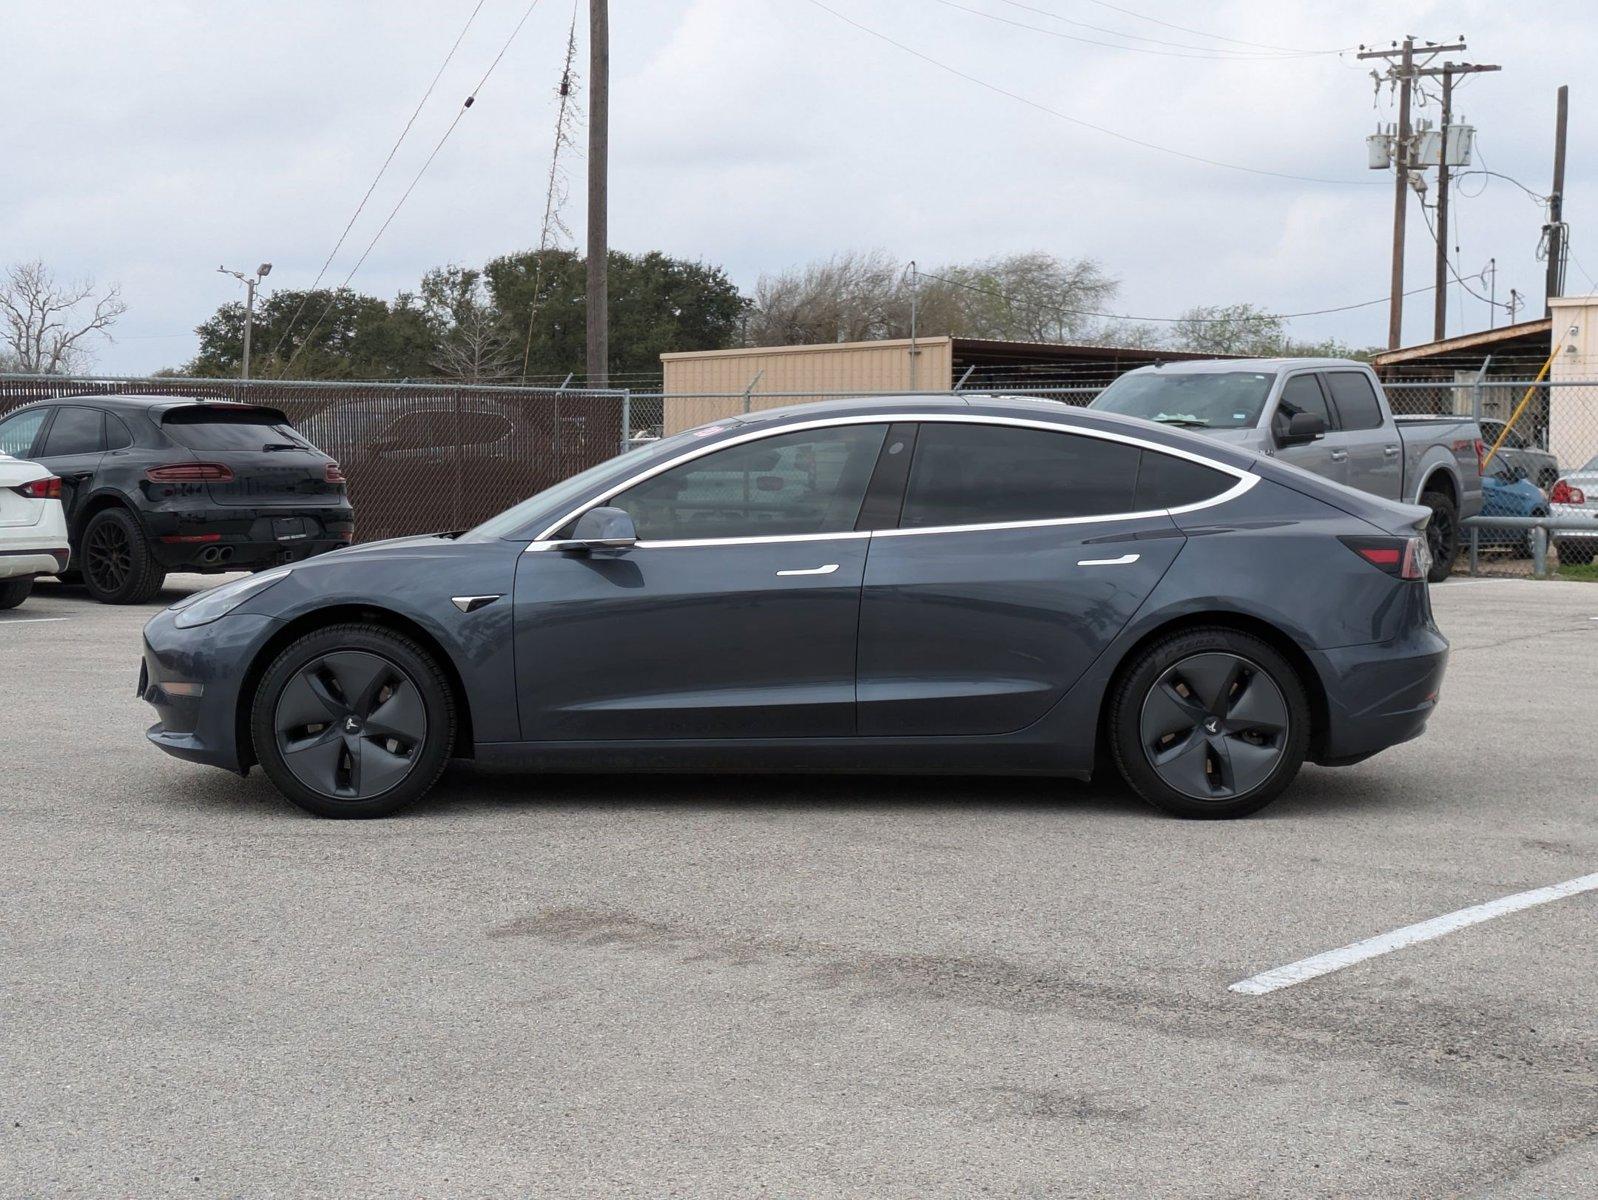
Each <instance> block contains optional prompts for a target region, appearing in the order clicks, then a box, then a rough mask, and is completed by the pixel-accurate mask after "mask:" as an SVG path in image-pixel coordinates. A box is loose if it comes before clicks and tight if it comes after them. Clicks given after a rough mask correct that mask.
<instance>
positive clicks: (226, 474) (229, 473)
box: [144, 463, 233, 483]
mask: <svg viewBox="0 0 1598 1200" xmlns="http://www.w3.org/2000/svg"><path fill="white" fill-rule="evenodd" d="M144 477H145V478H146V479H148V480H149V481H150V482H151V483H232V482H233V468H231V467H224V466H223V465H222V464H221V463H174V464H173V465H172V466H170V467H151V468H150V469H149V470H148V471H146V472H145V473H144Z"/></svg>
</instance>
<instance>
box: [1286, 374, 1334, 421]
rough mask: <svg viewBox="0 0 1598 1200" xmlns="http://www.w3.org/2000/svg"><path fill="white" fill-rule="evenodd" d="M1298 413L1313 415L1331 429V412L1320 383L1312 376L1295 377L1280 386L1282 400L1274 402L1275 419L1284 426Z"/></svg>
mask: <svg viewBox="0 0 1598 1200" xmlns="http://www.w3.org/2000/svg"><path fill="white" fill-rule="evenodd" d="M1299 413H1313V414H1314V415H1315V416H1317V417H1319V418H1320V419H1321V420H1323V421H1325V422H1326V428H1328V429H1330V428H1331V427H1332V424H1333V422H1332V414H1331V410H1330V409H1328V408H1327V407H1326V396H1325V394H1324V393H1323V392H1322V391H1321V385H1320V382H1319V381H1318V380H1317V379H1316V378H1315V376H1313V375H1295V376H1293V377H1292V378H1291V379H1289V380H1288V381H1287V382H1286V383H1285V384H1283V385H1282V398H1281V399H1280V400H1278V401H1277V402H1276V419H1277V420H1278V421H1280V422H1281V424H1282V425H1284V426H1285V425H1286V424H1287V423H1288V421H1290V420H1292V419H1293V418H1294V417H1296V416H1297V415H1298V414H1299Z"/></svg>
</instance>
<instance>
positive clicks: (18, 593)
mask: <svg viewBox="0 0 1598 1200" xmlns="http://www.w3.org/2000/svg"><path fill="white" fill-rule="evenodd" d="M31 591H33V576H31V575H27V576H24V577H23V578H21V579H0V609H6V608H15V607H16V606H17V605H19V604H21V603H22V602H23V601H24V600H26V599H27V598H28V593H30V592H31Z"/></svg>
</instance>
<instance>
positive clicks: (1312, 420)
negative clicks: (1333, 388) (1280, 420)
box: [1276, 412, 1326, 446]
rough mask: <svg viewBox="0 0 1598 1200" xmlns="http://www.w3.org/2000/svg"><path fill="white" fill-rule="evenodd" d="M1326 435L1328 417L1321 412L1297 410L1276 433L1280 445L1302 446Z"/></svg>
mask: <svg viewBox="0 0 1598 1200" xmlns="http://www.w3.org/2000/svg"><path fill="white" fill-rule="evenodd" d="M1325 436H1326V418H1325V417H1323V416H1321V415H1320V414H1319V413H1308V412H1297V413H1294V414H1293V415H1292V416H1291V417H1289V418H1288V419H1287V424H1286V426H1279V427H1278V429H1277V433H1276V444H1277V445H1278V446H1300V445H1303V444H1304V443H1305V442H1313V441H1314V440H1315V439H1316V438H1318V437H1325Z"/></svg>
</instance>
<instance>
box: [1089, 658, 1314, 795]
mask: <svg viewBox="0 0 1598 1200" xmlns="http://www.w3.org/2000/svg"><path fill="white" fill-rule="evenodd" d="M1309 733H1310V713H1309V700H1308V697H1307V696H1306V695H1305V692H1304V684H1303V681H1302V680H1300V679H1299V677H1298V673H1297V671H1295V670H1294V669H1293V667H1292V665H1291V664H1289V663H1288V662H1287V661H1286V660H1285V659H1284V658H1283V657H1282V656H1281V655H1280V654H1278V653H1277V652H1276V651H1275V650H1273V649H1272V648H1271V647H1270V646H1268V645H1267V644H1266V643H1265V642H1263V641H1261V640H1260V639H1259V638H1256V637H1253V636H1252V635H1250V634H1246V633H1240V632H1238V631H1237V630H1233V629H1225V628H1209V629H1195V630H1190V631H1188V632H1184V633H1178V634H1173V635H1172V636H1170V637H1168V638H1165V639H1163V640H1161V641H1159V642H1156V643H1155V644H1154V645H1152V646H1150V647H1149V648H1148V649H1147V650H1145V651H1143V652H1142V653H1141V654H1140V655H1139V656H1138V658H1137V659H1136V660H1135V661H1134V662H1133V663H1131V664H1130V666H1129V667H1128V668H1127V669H1126V670H1125V671H1124V672H1123V673H1122V675H1121V676H1120V679H1119V681H1118V683H1117V684H1116V686H1115V688H1114V690H1113V692H1112V694H1111V697H1110V705H1109V728H1108V734H1109V743H1110V748H1111V751H1112V753H1113V754H1114V756H1115V763H1116V766H1117V768H1119V770H1120V773H1121V776H1122V778H1124V779H1125V780H1126V782H1127V784H1128V786H1130V787H1131V788H1132V790H1133V791H1134V792H1136V793H1137V794H1138V795H1139V796H1141V797H1143V799H1145V800H1147V801H1148V802H1149V803H1150V804H1153V805H1154V806H1155V807H1156V808H1160V809H1163V810H1164V811H1166V812H1168V813H1172V814H1174V815H1176V816H1181V817H1200V818H1218V817H1243V816H1247V815H1248V814H1250V813H1253V812H1257V811H1259V809H1261V808H1263V807H1264V806H1265V805H1267V804H1269V803H1270V802H1271V801H1272V800H1274V799H1275V798H1276V797H1277V796H1278V795H1280V794H1281V792H1282V790H1283V789H1284V788H1286V787H1287V785H1288V784H1290V783H1291V782H1292V781H1293V779H1294V777H1295V776H1296V775H1297V774H1298V771H1299V768H1300V767H1301V766H1302V765H1303V763H1304V755H1305V753H1306V752H1307V750H1308V748H1309Z"/></svg>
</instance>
